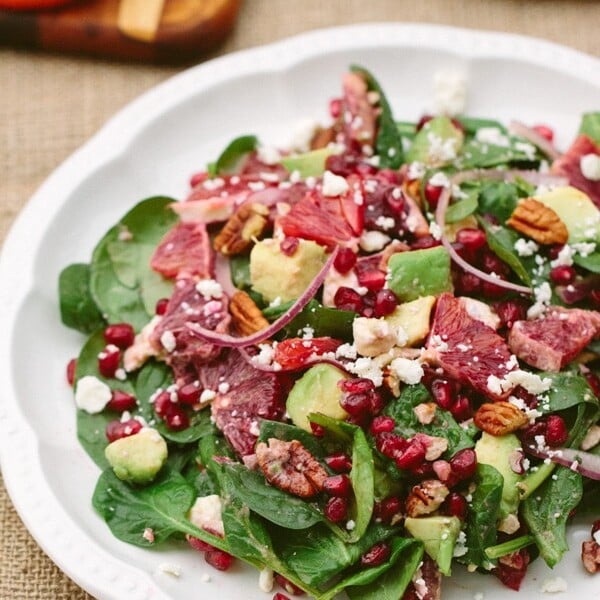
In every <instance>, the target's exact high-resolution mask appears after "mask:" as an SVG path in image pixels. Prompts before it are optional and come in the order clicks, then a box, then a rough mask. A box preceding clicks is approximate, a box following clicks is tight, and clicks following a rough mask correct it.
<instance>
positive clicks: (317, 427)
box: [310, 421, 325, 437]
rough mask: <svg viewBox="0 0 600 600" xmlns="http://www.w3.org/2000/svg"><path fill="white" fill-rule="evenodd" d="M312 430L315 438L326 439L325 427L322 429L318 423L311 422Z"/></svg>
mask: <svg viewBox="0 0 600 600" xmlns="http://www.w3.org/2000/svg"><path fill="white" fill-rule="evenodd" d="M310 429H311V431H312V432H313V435H314V436H315V437H324V435H325V429H323V427H321V425H319V424H318V423H313V422H312V421H310Z"/></svg>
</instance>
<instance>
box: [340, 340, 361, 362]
mask: <svg viewBox="0 0 600 600" xmlns="http://www.w3.org/2000/svg"><path fill="white" fill-rule="evenodd" d="M335 356H336V358H349V359H350V360H355V359H356V357H357V356H358V352H357V350H356V346H354V344H342V345H341V346H338V349H337V350H336V351H335Z"/></svg>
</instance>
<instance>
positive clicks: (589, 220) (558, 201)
mask: <svg viewBox="0 0 600 600" xmlns="http://www.w3.org/2000/svg"><path fill="white" fill-rule="evenodd" d="M535 199H536V200H539V201H540V202H542V203H543V204H545V205H546V206H548V207H549V208H551V209H552V210H553V211H554V212H555V213H556V214H557V215H558V216H559V217H560V220H561V221H562V222H563V223H564V224H565V226H566V228H567V231H568V232H569V243H571V244H576V243H578V242H585V241H588V242H590V241H591V242H593V241H598V242H600V210H598V209H597V208H596V206H595V204H594V203H593V202H592V201H591V200H590V198H589V196H588V195H587V194H584V193H583V192H581V191H579V190H578V189H576V188H574V187H571V186H565V187H558V188H555V189H553V190H551V191H549V192H545V193H544V194H539V195H537V196H536V197H535Z"/></svg>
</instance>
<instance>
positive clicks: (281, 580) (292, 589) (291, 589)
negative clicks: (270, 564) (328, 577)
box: [275, 573, 305, 598]
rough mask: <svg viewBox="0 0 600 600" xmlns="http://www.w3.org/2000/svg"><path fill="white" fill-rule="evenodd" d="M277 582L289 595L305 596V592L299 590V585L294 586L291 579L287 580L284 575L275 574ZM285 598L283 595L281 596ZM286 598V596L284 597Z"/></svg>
mask: <svg viewBox="0 0 600 600" xmlns="http://www.w3.org/2000/svg"><path fill="white" fill-rule="evenodd" d="M275 581H276V582H277V583H278V584H279V585H280V586H281V587H282V588H283V589H284V590H285V591H286V592H287V593H288V594H292V596H303V595H304V593H305V592H304V590H303V589H301V588H299V587H298V586H297V585H294V584H293V583H292V582H291V581H290V580H289V579H286V578H285V577H284V576H283V575H280V574H279V573H275ZM280 596H283V594H280ZM283 597H284V598H285V596H283Z"/></svg>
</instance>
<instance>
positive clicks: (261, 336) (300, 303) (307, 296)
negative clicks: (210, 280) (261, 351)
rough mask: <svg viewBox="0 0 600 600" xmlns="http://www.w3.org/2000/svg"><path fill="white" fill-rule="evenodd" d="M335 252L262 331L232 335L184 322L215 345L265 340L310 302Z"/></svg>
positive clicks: (249, 343)
mask: <svg viewBox="0 0 600 600" xmlns="http://www.w3.org/2000/svg"><path fill="white" fill-rule="evenodd" d="M337 253H338V249H337V248H335V249H334V251H333V252H332V253H331V254H330V256H329V258H328V259H327V261H326V262H325V264H324V265H323V267H322V268H321V270H320V271H319V272H318V273H317V275H316V276H315V278H314V279H313V280H312V281H311V283H310V285H309V286H308V287H307V288H306V290H304V292H303V293H302V295H301V296H300V297H299V298H298V299H297V300H296V302H294V304H293V305H292V306H291V307H290V309H289V310H288V311H287V312H286V313H285V314H284V315H282V316H281V317H279V319H277V320H276V321H274V322H273V323H271V325H269V327H267V328H266V329H263V330H262V331H257V332H256V333H253V334H252V335H247V336H244V337H234V336H232V335H227V334H225V333H217V332H215V331H213V330H212V329H205V328H204V327H201V326H200V325H198V324H196V323H186V327H187V328H188V329H189V330H190V331H191V332H192V333H194V334H195V335H197V336H198V337H199V338H201V339H203V340H205V341H207V342H210V343H211V344H214V345H215V346H226V347H228V348H243V347H244V346H251V345H253V344H258V343H260V342H262V341H264V340H267V339H269V338H271V337H273V336H274V335H275V334H276V333H277V332H278V331H279V330H281V329H283V328H284V327H285V326H286V325H287V324H288V323H290V322H291V321H292V320H293V319H294V317H295V316H297V315H298V313H300V312H301V311H302V309H303V308H304V307H305V306H306V305H307V304H308V303H309V302H310V300H311V299H312V298H313V296H314V295H315V294H316V293H317V291H318V289H319V288H320V287H321V284H322V283H323V281H324V280H325V276H326V275H327V273H328V272H329V269H330V268H331V266H332V265H333V261H334V260H335V257H336V255H337Z"/></svg>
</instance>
